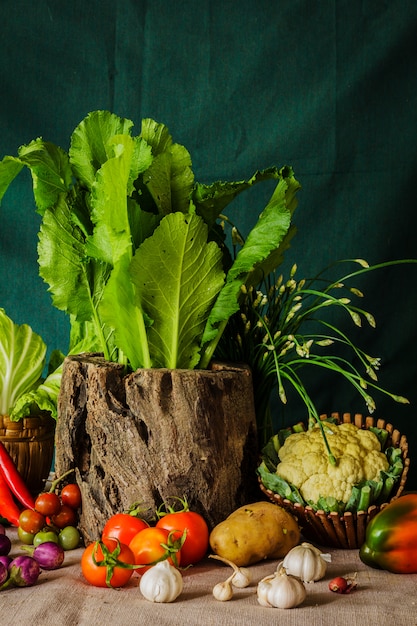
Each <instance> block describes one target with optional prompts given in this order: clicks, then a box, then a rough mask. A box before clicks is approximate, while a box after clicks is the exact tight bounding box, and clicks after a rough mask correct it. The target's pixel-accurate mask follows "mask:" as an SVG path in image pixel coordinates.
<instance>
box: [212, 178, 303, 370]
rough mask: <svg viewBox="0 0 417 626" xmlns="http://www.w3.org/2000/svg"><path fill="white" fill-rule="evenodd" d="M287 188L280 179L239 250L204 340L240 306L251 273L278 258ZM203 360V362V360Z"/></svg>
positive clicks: (287, 214) (286, 218)
mask: <svg viewBox="0 0 417 626" xmlns="http://www.w3.org/2000/svg"><path fill="white" fill-rule="evenodd" d="M287 189H288V183H287V181H286V180H284V179H281V180H280V181H279V182H278V184H277V186H276V188H275V191H274V193H273V195H272V197H271V199H270V201H269V202H268V204H267V206H266V207H265V209H264V210H263V211H262V213H261V214H260V216H259V219H258V221H257V223H256V224H255V226H254V227H253V229H252V230H251V231H250V233H249V235H248V237H247V239H246V241H245V243H244V245H243V247H242V248H241V249H240V250H239V252H238V254H237V257H236V259H235V261H234V263H233V265H232V266H231V268H230V270H229V271H228V273H227V278H226V284H225V286H224V287H223V289H222V291H221V292H220V294H219V297H218V298H217V300H216V303H215V305H214V307H213V310H212V311H211V314H210V317H209V320H208V323H207V328H206V330H205V333H204V338H203V341H204V342H205V343H206V342H210V341H213V340H214V339H215V338H216V336H217V333H218V327H219V324H221V323H224V322H227V320H228V319H229V318H230V317H231V316H232V315H233V314H234V313H236V311H238V310H239V296H240V293H241V289H242V286H243V285H245V286H247V285H251V284H256V283H255V281H252V274H253V273H254V272H256V273H257V274H258V276H259V272H260V273H263V271H265V272H266V271H267V268H268V270H269V271H270V266H271V263H270V262H271V259H272V258H276V261H279V260H280V257H279V256H278V255H277V250H279V248H280V245H281V244H282V242H283V241H284V239H285V237H286V236H287V233H288V231H289V229H290V226H291V211H290V209H289V208H288V207H287V202H286V192H287ZM264 266H265V269H264ZM203 363H204V365H206V363H205V362H203Z"/></svg>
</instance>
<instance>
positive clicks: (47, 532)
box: [33, 528, 58, 546]
mask: <svg viewBox="0 0 417 626" xmlns="http://www.w3.org/2000/svg"><path fill="white" fill-rule="evenodd" d="M47 541H53V542H54V543H58V535H57V533H56V532H55V531H54V530H52V529H48V528H45V529H44V530H40V531H39V532H38V533H36V535H35V536H34V538H33V545H34V546H39V545H40V544H41V543H45V542H47Z"/></svg>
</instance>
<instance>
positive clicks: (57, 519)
mask: <svg viewBox="0 0 417 626" xmlns="http://www.w3.org/2000/svg"><path fill="white" fill-rule="evenodd" d="M51 522H52V524H53V525H54V526H56V527H57V528H60V529H61V528H65V526H76V525H77V512H76V511H75V509H72V508H71V507H70V506H68V505H66V504H62V505H61V510H60V511H59V513H57V514H56V515H52V517H51Z"/></svg>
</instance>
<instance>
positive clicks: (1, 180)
mask: <svg viewBox="0 0 417 626" xmlns="http://www.w3.org/2000/svg"><path fill="white" fill-rule="evenodd" d="M22 168H23V163H22V162H21V161H20V160H19V159H17V158H15V157H11V156H5V157H4V159H3V160H2V161H0V202H1V201H2V199H3V196H4V194H5V193H6V191H7V190H8V188H9V185H10V183H11V182H12V181H13V180H14V179H15V178H16V176H17V175H18V174H19V172H20V170H21V169H22Z"/></svg>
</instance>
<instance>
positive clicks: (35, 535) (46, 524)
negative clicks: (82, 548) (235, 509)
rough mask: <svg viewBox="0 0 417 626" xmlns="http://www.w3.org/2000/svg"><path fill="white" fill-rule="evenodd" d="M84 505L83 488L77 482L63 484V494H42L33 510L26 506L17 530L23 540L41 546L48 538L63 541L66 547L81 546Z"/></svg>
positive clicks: (60, 543) (58, 541)
mask: <svg viewBox="0 0 417 626" xmlns="http://www.w3.org/2000/svg"><path fill="white" fill-rule="evenodd" d="M80 506H81V492H80V488H79V487H78V485H77V484H75V483H70V484H68V485H65V486H64V487H62V489H61V491H60V493H59V494H58V493H56V492H55V491H54V490H53V491H48V492H43V493H40V494H39V495H38V496H37V497H36V499H35V506H34V508H33V509H23V511H22V512H21V513H20V515H19V526H18V529H17V533H18V537H19V539H20V541H21V542H22V543H24V544H27V545H34V546H37V545H39V544H41V543H45V542H47V541H53V542H55V543H57V544H59V545H60V546H61V547H62V548H63V549H64V550H73V549H75V548H77V547H78V546H79V545H80V541H81V536H80V532H79V530H78V528H77V524H78V510H79V508H80Z"/></svg>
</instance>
